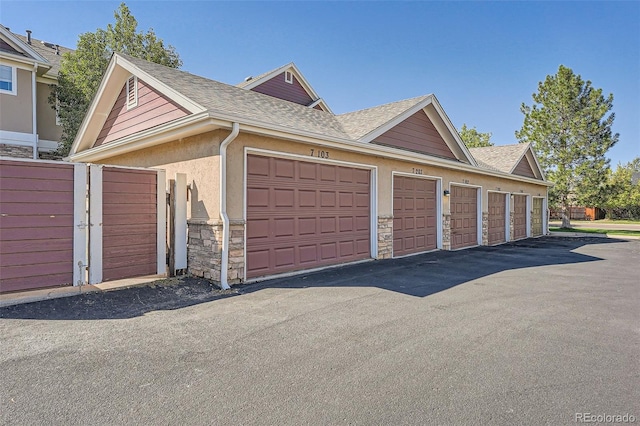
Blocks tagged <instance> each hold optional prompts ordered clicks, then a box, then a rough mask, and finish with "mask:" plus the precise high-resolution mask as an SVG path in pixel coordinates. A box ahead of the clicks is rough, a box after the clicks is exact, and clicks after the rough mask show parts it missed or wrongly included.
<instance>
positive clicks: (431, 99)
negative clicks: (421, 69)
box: [360, 94, 478, 166]
mask: <svg viewBox="0 0 640 426" xmlns="http://www.w3.org/2000/svg"><path fill="white" fill-rule="evenodd" d="M429 105H433V107H434V109H435V110H436V112H437V113H438V115H439V116H440V119H441V120H442V122H443V123H444V125H445V126H446V128H447V130H448V131H449V133H450V134H451V136H452V137H453V139H454V140H455V141H456V143H457V145H458V147H459V148H460V150H461V151H462V153H463V154H464V156H465V157H466V159H467V160H468V161H469V163H471V164H472V165H473V166H478V163H477V162H476V160H475V158H473V156H472V155H471V153H470V152H469V149H468V148H467V147H466V146H465V144H464V142H462V139H461V138H460V135H459V134H458V131H457V130H456V129H455V127H454V126H453V124H452V123H451V120H449V117H448V116H447V114H446V113H445V112H444V109H442V106H441V105H440V102H438V99H437V98H436V96H435V95H434V94H430V95H427V98H426V99H425V100H423V101H422V102H419V103H417V104H415V105H414V106H412V107H411V108H409V109H408V110H406V111H405V112H403V113H402V114H400V115H397V116H396V117H394V118H393V119H391V120H389V121H388V122H386V123H385V124H383V125H382V126H380V127H378V128H377V129H375V130H373V131H371V132H369V133H367V134H366V135H364V136H363V137H361V138H360V141H361V142H366V143H371V142H372V141H373V140H374V139H376V138H377V137H379V136H380V135H382V134H383V133H385V132H387V131H389V130H391V129H392V128H394V127H395V126H397V125H398V124H400V123H402V122H403V121H405V120H406V119H407V118H409V117H411V116H412V115H413V114H415V113H416V112H418V111H420V110H421V109H425V108H426V107H427V106H429ZM426 113H427V112H426V111H425V114H426ZM445 143H446V141H445Z"/></svg>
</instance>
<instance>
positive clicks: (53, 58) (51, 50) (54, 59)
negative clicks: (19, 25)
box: [13, 33, 74, 78]
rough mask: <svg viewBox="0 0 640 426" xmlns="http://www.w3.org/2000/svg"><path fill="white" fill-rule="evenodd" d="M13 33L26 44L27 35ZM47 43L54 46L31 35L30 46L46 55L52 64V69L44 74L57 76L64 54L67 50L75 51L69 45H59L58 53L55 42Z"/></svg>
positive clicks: (43, 55) (40, 53)
mask: <svg viewBox="0 0 640 426" xmlns="http://www.w3.org/2000/svg"><path fill="white" fill-rule="evenodd" d="M13 35H14V36H16V37H17V38H19V39H20V41H23V42H24V43H25V44H26V43H27V37H25V36H23V35H20V34H16V33H13ZM47 44H48V45H50V46H53V47H48V46H47V45H45V42H43V41H42V40H38V39H36V38H33V37H31V44H30V45H29V47H31V48H32V49H33V50H35V51H36V53H38V54H39V55H41V56H42V57H44V58H45V59H46V60H47V61H48V62H49V63H50V64H51V69H49V70H48V71H47V72H46V73H45V74H44V75H45V76H47V77H52V78H57V77H58V73H59V72H60V61H62V55H63V54H64V53H66V52H73V51H74V50H73V49H69V48H68V47H64V46H58V49H59V51H60V54H59V55H56V49H55V43H48V42H47Z"/></svg>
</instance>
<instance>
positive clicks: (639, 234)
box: [549, 226, 640, 237]
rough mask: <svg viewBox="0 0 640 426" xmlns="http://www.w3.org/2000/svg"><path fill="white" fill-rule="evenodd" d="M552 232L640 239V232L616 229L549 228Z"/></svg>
mask: <svg viewBox="0 0 640 426" xmlns="http://www.w3.org/2000/svg"><path fill="white" fill-rule="evenodd" d="M549 231H552V232H583V233H585V234H609V235H629V236H633V237H640V231H620V230H615V229H598V228H558V227H552V226H550V227H549Z"/></svg>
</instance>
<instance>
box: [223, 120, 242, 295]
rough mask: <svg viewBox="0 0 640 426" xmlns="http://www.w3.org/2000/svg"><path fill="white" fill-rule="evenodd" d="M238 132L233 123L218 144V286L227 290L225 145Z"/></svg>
mask: <svg viewBox="0 0 640 426" xmlns="http://www.w3.org/2000/svg"><path fill="white" fill-rule="evenodd" d="M238 133H240V125H239V124H238V123H233V126H232V128H231V133H230V134H229V136H227V137H226V139H225V140H223V141H222V143H221V144H220V219H222V253H221V256H220V287H222V289H223V290H229V289H230V288H231V287H229V283H228V282H227V275H228V269H229V216H227V146H229V144H230V143H231V142H233V140H234V139H235V138H236V136H238Z"/></svg>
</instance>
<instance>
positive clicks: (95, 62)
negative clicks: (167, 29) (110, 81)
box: [49, 3, 182, 156]
mask: <svg viewBox="0 0 640 426" xmlns="http://www.w3.org/2000/svg"><path fill="white" fill-rule="evenodd" d="M114 17H115V24H113V25H112V24H109V25H107V29H106V30H104V29H97V30H96V31H95V32H88V33H85V34H81V35H80V37H79V38H78V44H77V48H76V50H75V51H74V52H68V53H65V54H64V56H63V58H62V61H61V64H60V72H59V73H58V83H57V84H56V85H55V86H53V90H52V93H51V95H50V96H49V104H50V105H51V107H52V108H54V109H55V110H56V111H57V113H58V117H59V118H60V122H61V124H62V138H61V140H60V143H59V146H58V154H60V155H62V156H65V155H67V154H68V153H69V150H70V149H71V145H72V144H73V140H74V139H75V137H76V134H77V133H78V129H79V128H80V125H81V124H82V120H83V118H84V116H85V114H86V113H87V110H88V109H89V105H90V103H91V101H92V100H93V97H94V96H95V94H96V92H97V91H98V86H99V85H100V81H101V80H102V75H103V74H104V72H105V71H106V69H107V66H108V64H109V60H110V59H111V55H112V54H113V52H120V53H125V54H128V55H131V56H135V57H138V58H142V59H146V60H148V61H151V62H155V63H158V64H162V65H166V66H169V67H172V68H179V67H180V66H181V65H182V61H181V60H180V57H179V56H178V54H177V53H176V51H175V49H174V48H173V47H172V46H165V45H164V42H163V41H162V40H161V39H159V38H158V37H157V36H156V34H155V32H154V31H153V29H149V30H148V31H147V32H146V33H139V32H137V27H138V22H137V21H136V19H135V18H134V17H133V15H132V14H131V12H130V11H129V8H128V7H127V5H126V4H124V3H121V4H120V7H119V8H118V9H117V10H116V11H115V12H114Z"/></svg>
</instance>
